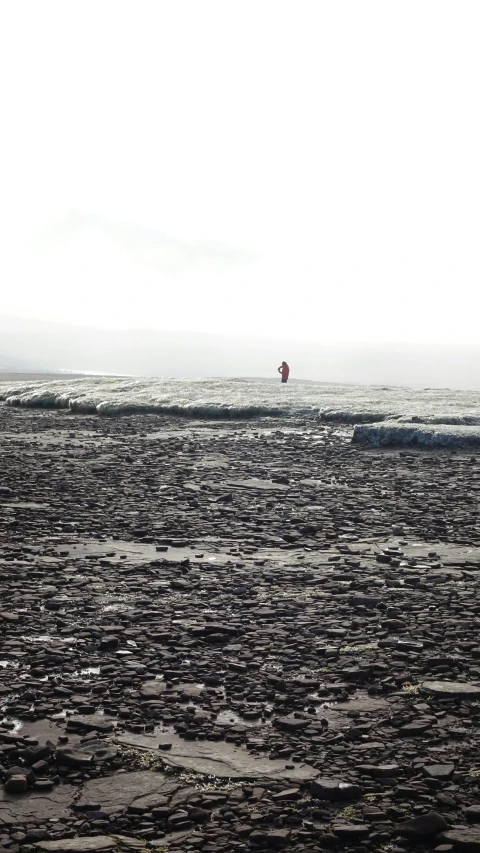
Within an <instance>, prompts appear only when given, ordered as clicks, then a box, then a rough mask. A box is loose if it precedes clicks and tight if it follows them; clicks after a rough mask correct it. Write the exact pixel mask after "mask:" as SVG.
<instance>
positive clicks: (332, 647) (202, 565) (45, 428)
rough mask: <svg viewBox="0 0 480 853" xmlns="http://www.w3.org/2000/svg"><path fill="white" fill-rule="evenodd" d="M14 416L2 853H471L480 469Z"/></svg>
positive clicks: (416, 454)
mask: <svg viewBox="0 0 480 853" xmlns="http://www.w3.org/2000/svg"><path fill="white" fill-rule="evenodd" d="M352 433H353V427H352V428H351V427H343V426H341V425H329V424H321V423H318V424H316V423H315V422H314V421H312V419H309V420H308V421H305V422H303V423H302V421H301V420H298V421H295V422H294V421H288V423H286V424H285V423H282V424H280V425H279V423H278V422H276V421H269V420H268V419H264V420H261V421H256V422H247V423H240V422H234V421H228V422H218V423H214V424H212V423H202V422H196V421H192V422H189V423H188V424H186V423H185V421H184V420H183V421H180V420H179V421H176V420H175V419H170V418H169V419H167V418H165V419H164V418H159V417H155V416H147V415H144V416H138V415H137V416H135V417H124V418H118V419H99V418H98V417H95V416H88V415H83V416H80V415H72V414H70V413H69V412H67V411H46V412H44V411H37V410H33V411H32V410H23V409H15V408H7V407H6V406H2V407H0V531H1V538H0V570H1V584H0V632H1V649H0V701H1V708H2V712H1V715H0V777H1V791H0V851H2V850H3V851H6V850H8V851H9V853H17V851H29V850H32V851H37V853H40V851H58V853H61V851H65V853H66V851H72V853H75V852H76V851H78V853H81V851H96V850H115V851H127V850H157V851H162V853H164V851H168V853H197V851H198V853H227V851H232V853H237V851H238V853H240V851H242V852H244V853H249V852H250V851H252V853H255V851H257V850H258V851H261V850H279V849H284V850H287V851H292V853H293V851H294V853H297V851H298V853H300V851H304V853H307V851H308V853H313V851H325V850H345V851H355V853H361V851H384V853H395V851H396V852H397V853H400V851H410V850H420V851H421V850H425V851H432V850H435V851H438V853H447V851H457V850H459V851H460V850H466V851H476V850H478V851H480V799H479V780H480V749H479V747H480V728H479V726H480V638H479V636H478V634H479V628H480V602H479V601H478V588H479V580H478V578H479V570H480V527H479V522H478V496H479V494H480V465H479V461H478V460H477V457H476V455H475V453H473V455H472V451H461V452H460V451H459V452H452V451H450V450H444V451H432V450H428V449H426V450H423V451H422V450H408V451H405V450H404V451H401V450H392V449H389V450H379V449H375V448H371V447H365V446H361V445H357V444H352V441H351V439H352Z"/></svg>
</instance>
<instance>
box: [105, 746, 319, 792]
mask: <svg viewBox="0 0 480 853" xmlns="http://www.w3.org/2000/svg"><path fill="white" fill-rule="evenodd" d="M116 741H117V742H118V743H121V744H124V745H126V746H130V747H136V748H140V749H149V750H152V751H154V752H155V753H156V754H157V755H158V754H159V753H158V749H159V746H160V745H162V744H165V743H169V744H171V749H170V750H169V752H168V753H165V752H162V753H161V757H162V761H163V762H164V763H165V764H168V765H170V766H171V767H181V768H182V769H184V770H191V771H193V772H194V773H199V774H201V775H202V776H217V777H218V778H219V779H262V778H268V779H288V780H291V781H306V780H309V779H313V778H314V777H315V776H317V775H318V770H316V769H315V768H314V767H311V766H310V765H309V764H295V765H289V766H288V767H287V765H286V762H285V761H280V760H273V761H270V760H269V759H268V758H264V757H263V756H262V757H259V758H257V757H255V756H254V755H251V754H250V753H249V752H247V750H246V749H242V748H241V747H237V746H235V745H234V744H232V743H223V742H216V741H185V740H182V739H181V738H179V737H178V735H161V734H158V735H135V734H127V735H121V736H119V737H118V738H116ZM129 775H132V774H129ZM90 784H91V783H90V782H89V783H88V785H90Z"/></svg>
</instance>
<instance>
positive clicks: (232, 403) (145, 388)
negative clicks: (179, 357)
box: [0, 376, 480, 444]
mask: <svg viewBox="0 0 480 853" xmlns="http://www.w3.org/2000/svg"><path fill="white" fill-rule="evenodd" d="M0 399H2V400H6V402H7V404H8V405H10V406H25V407H29V408H57V409H68V410H70V411H71V412H78V413H89V414H98V415H102V416H116V415H124V414H135V413H152V414H157V415H166V416H167V415H174V416H183V417H187V418H204V419H209V418H210V419H225V418H255V417H277V418H288V417H292V416H296V417H298V416H304V417H314V418H318V419H321V420H325V421H337V422H344V423H352V424H377V425H378V423H379V422H388V423H389V424H391V423H392V422H393V423H394V424H395V423H396V424H400V423H404V424H410V425H411V428H412V429H414V427H413V424H415V423H416V424H431V425H436V426H437V427H438V426H439V425H462V426H469V427H475V426H476V425H480V393H479V392H477V391H451V390H448V389H424V390H421V391H419V390H412V389H409V388H380V387H368V386H353V385H352V386H348V385H322V384H320V383H319V384H316V383H289V384H288V385H282V384H281V383H280V382H268V381H256V380H248V379H230V380H228V379H197V380H192V379H151V378H150V379H140V378H131V377H127V378H125V377H124V378H118V377H99V376H88V377H82V378H80V379H68V378H63V379H61V380H53V381H52V380H48V381H42V380H36V381H30V382H1V381H0ZM447 432H448V434H449V435H451V431H447ZM477 432H478V431H477ZM435 434H436V435H438V434H439V432H438V429H437V432H436V433H435ZM365 435H367V432H364V433H361V432H358V430H357V433H356V440H360V439H359V436H365ZM370 435H372V436H373V435H374V432H370ZM375 435H376V433H375ZM383 435H384V438H383V440H382V441H380V440H378V443H379V444H383V443H386V441H387V439H386V435H387V432H386V430H384V431H383ZM390 435H391V438H392V441H393V440H394V439H395V438H396V439H398V442H401V443H403V442H404V441H406V435H407V434H406V433H405V432H403V433H400V432H398V431H397V432H396V433H395V435H394V433H393V432H392V431H391V430H390ZM408 435H410V433H409V434H408ZM428 435H429V436H431V435H433V433H432V432H431V431H429V432H428ZM362 440H364V439H362ZM375 440H376V439H375ZM409 442H410V439H409V440H408V442H407V443H409ZM389 443H392V442H391V441H390V442H389Z"/></svg>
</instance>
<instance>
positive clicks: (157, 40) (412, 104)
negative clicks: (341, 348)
mask: <svg viewBox="0 0 480 853" xmlns="http://www.w3.org/2000/svg"><path fill="white" fill-rule="evenodd" d="M479 24H480V4H479V3H478V0H41V2H39V0H11V2H8V0H4V2H3V3H2V4H1V5H0V75H1V81H2V83H1V116H2V128H3V129H2V132H1V136H0V157H1V161H0V162H1V173H2V174H1V184H0V240H1V242H2V244H3V245H2V246H1V252H0V276H1V285H0V287H1V290H0V313H2V314H12V315H13V314H15V315H19V316H26V317H38V318H43V319H58V320H70V321H72V320H74V321H75V322H78V323H90V324H96V325H98V326H102V325H108V326H113V327H122V326H129V327H140V328H142V327H150V328H158V329H168V330H172V329H173V330H175V329H193V330H198V331H208V332H222V333H235V334H242V335H258V334H261V335H266V336H268V337H272V336H276V335H278V336H281V337H283V339H284V340H285V339H287V338H288V337H291V338H292V339H299V338H302V337H304V338H307V339H312V340H318V341H369V342H377V341H384V340H389V339H393V340H396V341H436V342H445V343H447V342H456V343H463V342H465V343H467V342H476V341H477V340H478V324H479V321H478V308H479V304H478V303H479V298H478V284H479V273H480V255H479V252H480V248H479V247H480V241H479V234H480V228H479V226H480V213H479V211H480V118H479V117H480V112H479V109H478V99H479V92H478V89H479V81H480V51H479V50H478V39H479Z"/></svg>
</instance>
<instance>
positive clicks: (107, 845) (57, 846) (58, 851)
mask: <svg viewBox="0 0 480 853" xmlns="http://www.w3.org/2000/svg"><path fill="white" fill-rule="evenodd" d="M118 846H119V845H118V840H117V839H116V838H112V836H110V835H93V836H92V835H90V836H88V837H87V838H61V839H58V840H57V841H40V842H38V843H37V844H33V845H32V847H34V848H35V850H45V851H47V853H48V851H51V852H52V853H84V851H85V853H88V851H92V853H93V851H95V850H114V849H115V848H117V849H118Z"/></svg>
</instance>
